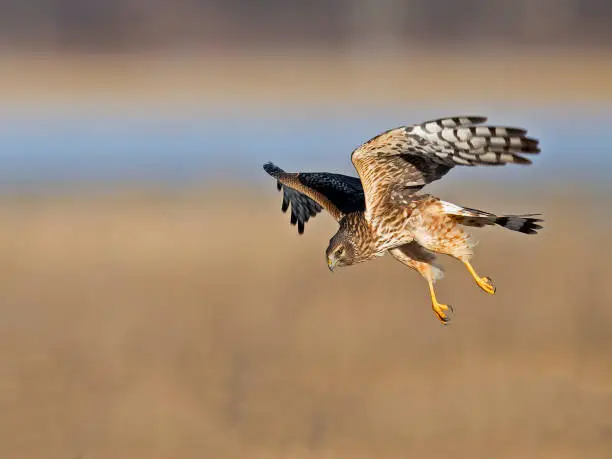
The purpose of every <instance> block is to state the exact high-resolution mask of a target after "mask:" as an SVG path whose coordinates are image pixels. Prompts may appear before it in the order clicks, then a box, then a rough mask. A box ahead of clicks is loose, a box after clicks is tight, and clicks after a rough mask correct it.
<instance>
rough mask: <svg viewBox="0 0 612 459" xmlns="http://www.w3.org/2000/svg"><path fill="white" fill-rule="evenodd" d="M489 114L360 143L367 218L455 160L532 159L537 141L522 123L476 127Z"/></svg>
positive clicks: (358, 165) (357, 158) (355, 156)
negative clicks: (519, 126) (528, 134)
mask: <svg viewBox="0 0 612 459" xmlns="http://www.w3.org/2000/svg"><path fill="white" fill-rule="evenodd" d="M486 120H487V119H486V118H485V117H482V116H461V117H454V118H441V119H437V120H432V121H426V122H424V123H421V124H416V125H412V126H403V127H399V128H396V129H391V130H389V131H386V132H383V133H382V134H380V135H378V136H376V137H374V138H373V139H371V140H369V141H368V142H366V143H364V144H363V145H361V146H360V147H359V148H357V149H356V150H355V151H353V153H352V155H351V160H352V161H353V165H354V166H355V169H357V172H358V173H359V177H361V181H362V183H363V187H364V190H365V197H366V208H367V211H366V217H367V218H370V217H371V213H372V210H373V209H374V208H375V206H376V205H378V204H379V203H382V202H384V201H385V200H389V199H391V200H393V199H400V200H401V199H406V197H407V195H410V194H413V193H414V192H416V191H417V190H419V189H421V188H422V187H423V186H425V185H426V184H428V183H430V182H433V181H434V180H438V179H439V178H441V177H443V176H444V175H445V174H446V173H447V172H448V171H449V170H451V169H452V168H453V167H454V166H456V165H458V164H459V165H463V166H477V165H489V166H499V165H505V164H507V163H516V164H531V161H529V160H528V159H527V158H525V157H523V156H521V154H523V153H529V154H531V153H539V152H540V149H539V148H538V141H537V140H535V139H531V138H529V137H526V134H527V131H526V130H524V129H518V128H509V127H496V126H476V125H477V124H481V123H484V122H485V121H486Z"/></svg>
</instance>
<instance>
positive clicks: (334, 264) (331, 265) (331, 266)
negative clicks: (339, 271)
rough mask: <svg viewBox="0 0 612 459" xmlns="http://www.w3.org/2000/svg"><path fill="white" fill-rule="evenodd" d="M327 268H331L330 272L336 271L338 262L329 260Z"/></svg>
mask: <svg viewBox="0 0 612 459" xmlns="http://www.w3.org/2000/svg"><path fill="white" fill-rule="evenodd" d="M327 267H328V268H329V270H330V271H332V272H333V271H334V268H335V267H336V260H332V259H331V258H327Z"/></svg>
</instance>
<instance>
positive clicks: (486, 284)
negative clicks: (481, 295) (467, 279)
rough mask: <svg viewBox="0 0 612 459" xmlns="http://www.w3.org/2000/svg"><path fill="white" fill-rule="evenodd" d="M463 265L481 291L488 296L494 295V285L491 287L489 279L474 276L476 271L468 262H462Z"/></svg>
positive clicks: (491, 283) (491, 282)
mask: <svg viewBox="0 0 612 459" xmlns="http://www.w3.org/2000/svg"><path fill="white" fill-rule="evenodd" d="M463 264H464V265H465V267H466V268H467V269H468V271H469V272H470V274H471V275H472V277H473V278H474V280H475V281H476V283H477V284H478V286H479V287H480V288H481V289H483V290H484V291H485V292H487V293H488V294H489V295H493V294H494V293H495V285H493V281H492V280H491V279H490V278H488V277H480V276H479V275H478V274H476V271H474V268H473V267H472V265H471V264H470V262H469V261H464V262H463Z"/></svg>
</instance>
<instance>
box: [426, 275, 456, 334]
mask: <svg viewBox="0 0 612 459" xmlns="http://www.w3.org/2000/svg"><path fill="white" fill-rule="evenodd" d="M427 283H428V284H429V293H430V294H431V306H432V308H433V311H434V313H435V314H436V317H437V318H438V320H440V322H442V324H444V325H446V324H447V323H448V321H449V320H450V317H449V316H448V314H446V311H450V312H451V313H452V312H453V308H452V307H451V306H449V305H447V304H441V303H438V300H437V299H436V292H435V291H434V287H433V282H432V281H430V280H428V281H427Z"/></svg>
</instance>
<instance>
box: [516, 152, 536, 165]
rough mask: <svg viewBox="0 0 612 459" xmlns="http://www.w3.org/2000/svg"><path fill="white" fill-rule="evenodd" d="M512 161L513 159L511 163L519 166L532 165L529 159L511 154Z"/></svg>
mask: <svg viewBox="0 0 612 459" xmlns="http://www.w3.org/2000/svg"><path fill="white" fill-rule="evenodd" d="M512 159H513V161H512V162H513V163H514V164H521V165H524V166H528V165H530V164H532V162H531V160H530V159H527V158H525V157H524V156H520V155H517V154H513V155H512Z"/></svg>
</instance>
